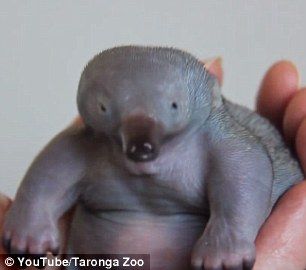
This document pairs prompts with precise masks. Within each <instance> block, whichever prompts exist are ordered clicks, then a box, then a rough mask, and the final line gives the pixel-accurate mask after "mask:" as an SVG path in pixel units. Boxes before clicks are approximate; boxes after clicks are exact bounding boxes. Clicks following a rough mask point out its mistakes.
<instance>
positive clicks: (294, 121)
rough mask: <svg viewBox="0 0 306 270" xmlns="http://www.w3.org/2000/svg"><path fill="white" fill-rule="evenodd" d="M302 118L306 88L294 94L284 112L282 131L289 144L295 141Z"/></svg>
mask: <svg viewBox="0 0 306 270" xmlns="http://www.w3.org/2000/svg"><path fill="white" fill-rule="evenodd" d="M304 118H306V88H303V89H302V90H300V91H298V92H297V93H295V94H294V96H293V97H292V99H291V100H290V102H289V104H288V106H287V108H286V111H285V116H284V119H283V131H284V135H285V137H286V139H287V141H288V142H289V143H293V142H294V141H295V137H296V133H297V130H298V128H299V126H300V124H301V123H302V121H303V119H304Z"/></svg>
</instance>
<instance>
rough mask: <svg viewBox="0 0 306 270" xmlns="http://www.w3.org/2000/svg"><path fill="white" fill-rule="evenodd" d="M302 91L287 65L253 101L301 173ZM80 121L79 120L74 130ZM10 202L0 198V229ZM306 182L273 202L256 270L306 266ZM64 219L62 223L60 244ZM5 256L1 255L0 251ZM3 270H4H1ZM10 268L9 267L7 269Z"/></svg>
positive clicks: (272, 72)
mask: <svg viewBox="0 0 306 270" xmlns="http://www.w3.org/2000/svg"><path fill="white" fill-rule="evenodd" d="M205 65H206V67H207V68H208V69H209V71H210V72H211V73H213V74H215V75H216V76H217V78H218V80H219V82H220V83H222V81H223V71H222V66H221V61H220V59H213V60H211V61H205ZM305 108H306V88H300V86H299V74H298V71H297V69H296V67H295V66H294V65H293V64H292V63H291V62H288V61H280V62H278V63H276V64H274V65H273V66H272V67H271V68H270V69H269V70H268V71H267V73H266V74H265V76H264V78H263V81H262V84H261V87H260V89H259V94H258V99H257V111H258V112H259V113H260V114H261V115H263V116H265V117H267V118H268V119H270V120H271V121H272V122H273V123H274V125H275V126H277V127H278V128H279V129H280V130H281V131H282V133H283V134H284V136H285V138H286V140H287V142H288V144H290V145H291V146H292V147H293V148H294V149H295V150H296V152H297V154H298V157H299V159H300V161H301V165H302V167H303V170H304V172H306V151H305V147H304V146H305V145H306V109H305ZM80 124H82V122H81V121H80V120H79V119H78V120H76V121H75V125H80ZM10 203H11V200H10V199H9V198H8V197H6V196H4V195H1V196H0V224H2V222H3V217H4V215H5V213H6V211H7V210H8V208H9V207H10ZM305 222H306V182H305V181H304V182H302V183H300V184H299V185H297V186H295V187H293V188H292V189H291V190H289V191H288V192H287V193H286V194H285V195H284V196H283V197H282V198H281V199H280V201H279V202H278V203H277V205H276V207H275V208H274V210H273V212H272V214H271V215H270V217H269V218H268V220H267V221H266V222H265V224H264V225H263V227H262V228H261V230H260V233H259V235H258V236H257V239H256V253H257V258H256V264H255V266H254V269H255V270H261V269H271V270H273V269H275V270H282V269H284V270H285V269H286V270H291V269H292V270H303V269H305V267H306V257H305V254H306V226H305V224H304V223H305ZM68 223H69V216H68V215H67V216H66V218H65V219H63V222H62V224H61V225H62V227H61V228H62V229H61V232H62V239H63V241H64V240H65V232H66V228H65V225H66V224H68ZM0 251H1V252H2V253H4V251H3V250H0ZM1 269H4V268H1ZM11 269H12V268H11Z"/></svg>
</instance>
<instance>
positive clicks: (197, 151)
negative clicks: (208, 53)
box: [4, 46, 303, 270]
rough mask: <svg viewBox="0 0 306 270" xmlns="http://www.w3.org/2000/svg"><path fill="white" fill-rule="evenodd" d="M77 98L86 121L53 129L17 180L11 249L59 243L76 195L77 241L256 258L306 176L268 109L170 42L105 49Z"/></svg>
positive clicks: (181, 254) (181, 262)
mask: <svg viewBox="0 0 306 270" xmlns="http://www.w3.org/2000/svg"><path fill="white" fill-rule="evenodd" d="M78 107H79V111H80V114H81V116H82V118H83V119H84V122H85V127H76V125H74V126H71V127H69V128H67V129H66V130H64V131H63V132H61V133H60V134H59V135H58V136H56V137H55V138H54V139H53V140H52V141H51V142H50V143H49V144H48V145H47V146H46V147H45V149H44V150H43V151H42V152H41V153H40V154H39V155H38V157H37V158H36V159H35V161H34V162H33V164H32V165H31V167H30V169H29V170H28V172H27V174H26V176H25V178H24V180H23V182H22V184H21V186H20V188H19V190H18V193H17V196H16V200H15V202H14V203H13V205H12V208H11V209H10V210H9V212H8V214H7V217H6V220H5V224H4V243H5V245H6V247H7V248H8V249H10V252H21V253H25V252H28V253H39V254H42V253H45V252H46V251H49V250H51V251H54V252H55V251H56V249H58V245H59V242H58V228H57V223H58V220H59V218H60V217H61V216H62V215H63V214H64V213H65V212H66V211H67V210H68V209H70V208H71V207H72V206H74V205H76V210H75V213H74V218H73V221H72V225H71V230H70V236H69V240H68V246H69V251H70V252H72V253H76V254H79V253H92V254H97V253H106V254H107V253H150V254H151V269H153V270H156V269H169V270H171V269H176V270H179V269H182V270H186V269H192V268H194V269H251V268H252V265H253V263H254V259H255V246H254V240H255V238H256V236H257V233H258V230H259V228H260V227H261V225H262V224H263V222H264V221H265V219H266V218H267V216H268V215H269V213H270V211H271V208H272V207H273V205H274V203H275V202H276V200H277V199H278V198H279V197H280V196H281V195H282V194H283V193H284V192H285V191H286V190H287V189H288V188H290V187H291V186H292V185H294V184H295V183H297V182H299V181H300V180H302V178H303V176H302V173H301V170H300V167H299V164H298V162H297V161H296V160H295V159H294V157H293V156H292V155H291V153H290V151H289V150H288V149H287V148H286V146H285V145H284V143H283V140H282V138H281V136H280V135H279V133H278V131H277V130H276V129H275V128H274V127H273V126H272V125H271V124H270V123H269V122H268V121H267V120H266V119H263V118H262V117H260V116H259V115H257V114H256V113H254V112H251V111H250V110H248V109H246V108H244V107H241V106H239V105H235V104H233V103H231V102H229V101H227V100H226V99H224V98H223V97H222V96H221V94H220V89H219V86H218V84H217V82H216V80H215V79H214V77H212V76H211V75H209V74H208V72H207V71H206V70H205V69H204V68H203V66H202V64H201V63H200V62H199V61H198V60H197V59H195V58H194V57H193V56H191V55H189V54H187V53H185V52H182V51H180V50H176V49H171V48H153V47H137V46H125V47H117V48H113V49H110V50H107V51H104V52H102V53H100V54H98V55H97V56H96V57H94V58H93V60H91V61H90V62H89V63H88V65H87V66H86V67H85V69H84V71H83V73H82V76H81V79H80V83H79V89H78ZM222 267H223V268H222Z"/></svg>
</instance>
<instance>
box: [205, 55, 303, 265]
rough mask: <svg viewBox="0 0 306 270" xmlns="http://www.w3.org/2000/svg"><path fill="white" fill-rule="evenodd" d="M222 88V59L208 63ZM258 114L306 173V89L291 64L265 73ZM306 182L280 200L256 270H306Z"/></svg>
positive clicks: (259, 247) (261, 241) (261, 240)
mask: <svg viewBox="0 0 306 270" xmlns="http://www.w3.org/2000/svg"><path fill="white" fill-rule="evenodd" d="M205 63H206V64H205V65H206V66H207V68H208V69H209V70H210V72H211V73H213V74H214V75H215V76H216V77H217V78H218V80H219V82H220V83H221V84H222V80H223V73H222V66H221V61H220V59H215V60H211V61H207V62H205ZM257 111H258V113H260V114H261V115H263V116H265V117H266V118H268V119H269V120H270V121H271V122H272V123H273V124H274V125H275V126H276V127H277V128H278V129H279V130H280V131H281V132H282V133H283V134H284V136H285V138H286V140H287V142H288V144H289V145H290V146H291V147H292V148H294V149H295V151H296V152H297V154H298V157H299V159H300V161H301V165H302V167H303V170H304V172H306V151H305V145H306V88H304V89H299V75H298V71H297V69H296V67H295V66H294V65H293V64H292V63H290V62H288V61H280V62H278V63H276V64H274V65H273V66H272V67H271V68H270V69H269V70H268V72H267V73H266V75H265V77H264V79H263V81H262V84H261V87H260V90H259V94H258V99H257ZM305 224H306V181H303V182H302V183H300V184H298V185H296V186H294V187H293V188H291V189H290V190H289V191H288V192H286V194H285V195H284V196H283V197H282V198H281V199H280V200H279V202H278V203H277V205H276V206H275V208H274V210H273V212H272V214H271V215H270V217H269V218H268V219H267V221H266V222H265V224H264V225H263V227H262V228H261V230H260V232H259V235H258V236H257V239H256V253H257V256H256V263H255V266H254V268H253V269H254V270H266V269H269V270H274V269H275V270H303V269H305V267H306V256H305V254H306V226H305Z"/></svg>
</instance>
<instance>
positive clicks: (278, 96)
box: [257, 61, 299, 128]
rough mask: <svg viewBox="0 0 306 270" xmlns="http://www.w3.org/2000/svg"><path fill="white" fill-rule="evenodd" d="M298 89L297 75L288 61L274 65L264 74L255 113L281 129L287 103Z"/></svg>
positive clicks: (294, 68)
mask: <svg viewBox="0 0 306 270" xmlns="http://www.w3.org/2000/svg"><path fill="white" fill-rule="evenodd" d="M298 89H299V74H298V71H297V68H296V67H295V65H294V64H293V63H291V62H289V61H280V62H277V63H276V64H274V65H273V66H272V67H271V68H270V69H269V70H268V71H267V72H266V74H265V76H264V78H263V81H262V83H261V86H260V90H259V93H258V97H257V111H258V112H259V113H260V114H261V115H263V116H264V117H267V118H268V119H269V120H270V121H272V123H273V124H274V125H275V126H277V127H278V128H281V126H282V119H283V115H284V112H285V109H286V106H287V104H288V102H289V101H290V99H291V97H292V96H293V95H294V93H295V92H296V91H297V90H298Z"/></svg>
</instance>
